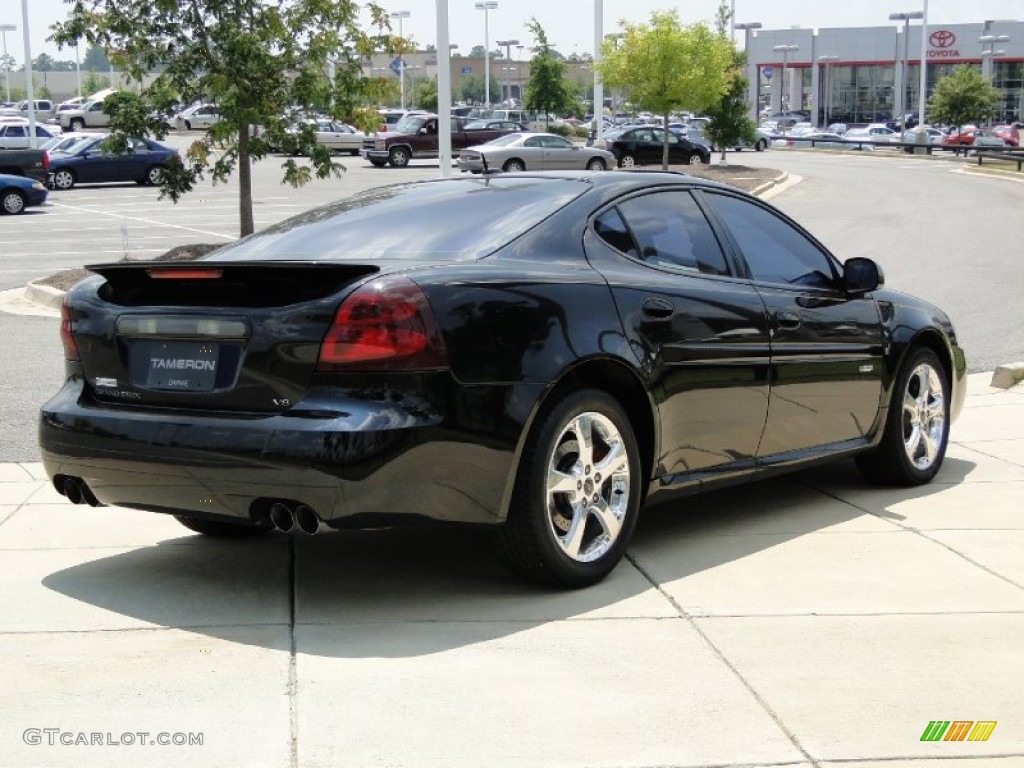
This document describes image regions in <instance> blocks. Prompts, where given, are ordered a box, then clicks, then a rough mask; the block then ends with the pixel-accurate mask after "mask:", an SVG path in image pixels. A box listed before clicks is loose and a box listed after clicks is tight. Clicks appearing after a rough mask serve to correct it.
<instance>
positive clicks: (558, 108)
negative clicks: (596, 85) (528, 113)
mask: <svg viewBox="0 0 1024 768" xmlns="http://www.w3.org/2000/svg"><path fill="white" fill-rule="evenodd" d="M526 28H527V29H529V30H530V32H532V33H533V39H534V43H535V44H534V46H533V48H532V49H531V50H532V51H533V54H534V55H533V58H532V59H530V79H529V80H527V81H526V94H525V98H524V99H523V106H524V107H525V108H526V109H535V110H537V111H538V112H544V113H545V122H546V115H547V114H548V113H551V112H554V113H556V114H561V113H563V112H569V111H570V110H571V109H572V108H573V106H574V104H575V101H576V98H575V92H576V91H575V89H574V87H573V84H572V82H571V81H570V80H568V79H567V78H566V76H565V62H564V60H563V59H561V58H557V57H556V56H555V55H554V49H553V48H552V47H551V43H549V42H548V36H547V33H545V32H544V28H543V27H541V25H540V23H539V22H538V21H537V19H535V18H534V19H530V23H529V24H527V25H526Z"/></svg>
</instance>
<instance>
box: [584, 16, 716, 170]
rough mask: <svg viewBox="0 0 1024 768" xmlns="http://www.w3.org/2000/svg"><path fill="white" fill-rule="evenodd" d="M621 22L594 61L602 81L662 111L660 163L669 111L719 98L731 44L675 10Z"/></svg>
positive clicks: (697, 108) (697, 107)
mask: <svg viewBox="0 0 1024 768" xmlns="http://www.w3.org/2000/svg"><path fill="white" fill-rule="evenodd" d="M622 28H623V33H624V37H623V39H622V41H621V45H620V46H619V47H618V48H616V47H615V46H614V44H613V43H612V41H610V40H606V41H605V42H604V44H603V45H602V47H601V52H602V60H601V62H600V63H599V64H598V65H597V66H598V68H599V71H600V72H601V76H602V77H603V78H604V82H605V84H606V85H607V86H609V87H611V88H621V89H623V90H625V91H627V98H628V99H629V101H630V102H631V103H632V104H633V106H634V107H637V108H639V109H646V110H650V111H651V112H653V113H655V114H658V115H661V116H662V118H663V124H664V134H665V144H664V148H663V153H662V168H668V122H669V115H670V114H671V113H672V112H675V111H678V110H688V111H691V112H705V111H707V110H709V109H711V108H712V107H714V106H715V105H716V104H718V103H719V102H721V100H722V97H723V96H724V95H725V94H726V93H727V92H728V91H729V88H730V87H731V86H732V81H733V79H734V78H733V74H732V72H733V50H732V46H731V45H730V43H729V40H728V39H726V38H723V36H721V35H718V34H716V33H714V32H712V31H711V29H709V28H708V26H707V25H706V24H703V23H700V24H693V25H691V26H687V27H684V26H682V25H681V23H680V21H679V14H678V12H676V11H655V12H654V13H652V14H651V22H650V24H631V23H628V22H623V23H622Z"/></svg>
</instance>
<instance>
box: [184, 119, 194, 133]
mask: <svg viewBox="0 0 1024 768" xmlns="http://www.w3.org/2000/svg"><path fill="white" fill-rule="evenodd" d="M185 130H186V131H191V130H192V123H191V122H189V121H188V120H186V121H185Z"/></svg>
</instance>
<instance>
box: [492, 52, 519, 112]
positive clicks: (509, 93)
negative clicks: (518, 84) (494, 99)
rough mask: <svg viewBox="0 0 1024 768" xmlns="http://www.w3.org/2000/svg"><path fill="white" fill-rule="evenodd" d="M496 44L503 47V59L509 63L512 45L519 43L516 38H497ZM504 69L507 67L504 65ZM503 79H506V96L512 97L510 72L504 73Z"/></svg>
mask: <svg viewBox="0 0 1024 768" xmlns="http://www.w3.org/2000/svg"><path fill="white" fill-rule="evenodd" d="M496 44H497V46H498V47H499V48H504V49H505V61H506V62H509V63H511V61H512V46H513V45H519V41H518V40H497V41H496ZM506 69H509V68H508V67H506ZM505 79H506V80H507V81H508V98H510V99H511V98H512V74H511V72H510V73H509V74H508V75H506V77H505Z"/></svg>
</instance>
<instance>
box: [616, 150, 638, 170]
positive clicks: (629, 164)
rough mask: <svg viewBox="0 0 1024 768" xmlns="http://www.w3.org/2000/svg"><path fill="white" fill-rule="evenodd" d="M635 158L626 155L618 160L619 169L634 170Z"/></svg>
mask: <svg viewBox="0 0 1024 768" xmlns="http://www.w3.org/2000/svg"><path fill="white" fill-rule="evenodd" d="M635 167H636V158H635V157H633V156H632V155H631V154H629V153H627V154H625V155H623V156H622V157H620V158H619V168H635Z"/></svg>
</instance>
